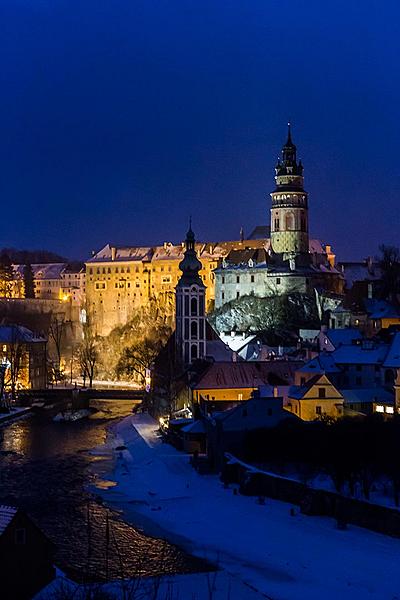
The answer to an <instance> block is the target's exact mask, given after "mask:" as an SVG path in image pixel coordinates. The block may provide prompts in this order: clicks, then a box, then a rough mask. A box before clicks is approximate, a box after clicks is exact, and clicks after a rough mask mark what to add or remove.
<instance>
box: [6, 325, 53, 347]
mask: <svg viewBox="0 0 400 600" xmlns="http://www.w3.org/2000/svg"><path fill="white" fill-rule="evenodd" d="M44 341H45V338H43V337H41V336H39V335H37V334H36V333H34V332H33V331H31V330H30V329H28V328H27V327H23V326H22V325H0V343H2V344H15V343H16V342H20V343H24V344H29V343H33V342H44Z"/></svg>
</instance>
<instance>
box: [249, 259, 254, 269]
mask: <svg viewBox="0 0 400 600" xmlns="http://www.w3.org/2000/svg"><path fill="white" fill-rule="evenodd" d="M249 267H254V261H253V259H252V258H250V259H249Z"/></svg>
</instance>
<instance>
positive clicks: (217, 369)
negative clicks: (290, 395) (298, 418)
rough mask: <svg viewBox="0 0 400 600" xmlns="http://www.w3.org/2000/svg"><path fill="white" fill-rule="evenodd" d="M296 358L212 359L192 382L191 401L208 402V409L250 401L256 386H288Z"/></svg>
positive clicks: (292, 378)
mask: <svg viewBox="0 0 400 600" xmlns="http://www.w3.org/2000/svg"><path fill="white" fill-rule="evenodd" d="M300 365H301V363H300V362H295V361H293V362H292V361H284V360H282V361H278V360H272V361H263V362H256V361H251V362H215V363H212V364H210V366H209V368H208V369H207V370H206V371H205V372H203V374H202V375H200V377H199V379H198V380H197V381H196V382H195V383H194V384H192V393H193V403H194V404H200V403H201V402H207V404H208V408H209V409H210V408H212V407H216V406H217V405H218V406H219V408H218V410H221V409H223V408H227V406H228V405H232V403H236V402H238V401H239V402H240V401H243V400H249V399H250V398H251V397H252V395H253V392H254V391H255V390H257V389H258V387H259V386H263V385H266V384H269V385H285V384H286V385H287V384H291V383H293V381H294V374H295V371H296V369H298V368H299V366H300Z"/></svg>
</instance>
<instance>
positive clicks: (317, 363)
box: [299, 352, 341, 373]
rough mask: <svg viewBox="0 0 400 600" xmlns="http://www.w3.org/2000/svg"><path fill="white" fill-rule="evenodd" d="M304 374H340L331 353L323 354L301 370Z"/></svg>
mask: <svg viewBox="0 0 400 600" xmlns="http://www.w3.org/2000/svg"><path fill="white" fill-rule="evenodd" d="M299 370H300V371H301V372H302V373H340V372H341V369H339V367H338V366H337V365H336V363H335V360H334V358H333V356H332V353H331V352H321V353H320V354H319V355H318V356H316V357H315V358H313V359H311V360H310V361H309V362H308V363H306V364H305V365H304V366H302V367H301V368H300V369H299Z"/></svg>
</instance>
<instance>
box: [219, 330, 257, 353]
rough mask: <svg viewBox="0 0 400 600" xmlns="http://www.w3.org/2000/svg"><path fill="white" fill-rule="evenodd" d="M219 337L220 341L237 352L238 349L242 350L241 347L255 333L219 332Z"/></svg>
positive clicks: (253, 336)
mask: <svg viewBox="0 0 400 600" xmlns="http://www.w3.org/2000/svg"><path fill="white" fill-rule="evenodd" d="M220 337H221V340H222V342H223V343H224V344H226V345H227V346H229V348H230V349H231V350H232V351H233V352H239V350H242V348H244V347H245V346H247V344H249V343H250V342H251V341H253V340H254V338H255V337H256V334H255V333H254V334H253V333H252V334H250V335H246V334H245V333H243V334H240V333H239V334H235V335H231V334H230V333H220Z"/></svg>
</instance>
